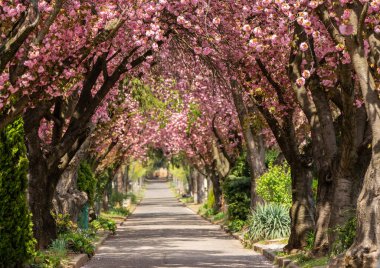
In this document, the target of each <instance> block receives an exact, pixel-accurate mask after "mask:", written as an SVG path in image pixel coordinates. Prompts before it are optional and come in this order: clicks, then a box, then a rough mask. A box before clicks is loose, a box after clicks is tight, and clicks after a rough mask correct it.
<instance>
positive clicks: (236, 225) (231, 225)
mask: <svg viewBox="0 0 380 268" xmlns="http://www.w3.org/2000/svg"><path fill="white" fill-rule="evenodd" d="M244 225H245V221H243V220H239V219H235V220H232V221H229V222H228V225H227V228H228V230H230V231H231V232H239V231H241V230H242V229H243V227H244Z"/></svg>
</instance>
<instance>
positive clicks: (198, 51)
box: [194, 47, 202, 55]
mask: <svg viewBox="0 0 380 268" xmlns="http://www.w3.org/2000/svg"><path fill="white" fill-rule="evenodd" d="M194 52H195V54H197V55H199V54H202V48H201V47H195V48H194Z"/></svg>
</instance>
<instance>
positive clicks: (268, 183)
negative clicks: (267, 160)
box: [256, 164, 292, 207]
mask: <svg viewBox="0 0 380 268" xmlns="http://www.w3.org/2000/svg"><path fill="white" fill-rule="evenodd" d="M291 185H292V179H291V175H290V168H289V166H288V164H284V165H281V166H278V165H275V166H273V165H272V164H270V165H269V170H268V171H267V172H266V173H264V174H263V175H262V176H261V177H260V178H259V179H258V180H257V187H256V191H257V194H258V195H259V196H260V197H261V198H263V199H264V200H265V201H266V202H268V203H277V204H284V205H287V206H289V207H290V206H291V204H292V192H291V191H292V190H291Z"/></svg>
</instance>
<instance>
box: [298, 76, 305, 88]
mask: <svg viewBox="0 0 380 268" xmlns="http://www.w3.org/2000/svg"><path fill="white" fill-rule="evenodd" d="M305 82H306V81H305V78H303V77H300V78H298V79H297V80H296V85H297V86H298V87H302V86H304V85H305Z"/></svg>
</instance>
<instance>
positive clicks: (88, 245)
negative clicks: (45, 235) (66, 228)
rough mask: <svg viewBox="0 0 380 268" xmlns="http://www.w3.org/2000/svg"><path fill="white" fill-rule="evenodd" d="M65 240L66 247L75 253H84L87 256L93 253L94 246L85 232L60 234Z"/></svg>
mask: <svg viewBox="0 0 380 268" xmlns="http://www.w3.org/2000/svg"><path fill="white" fill-rule="evenodd" d="M60 239H64V240H65V242H66V248H67V249H68V250H71V251H73V252H75V253H85V254H87V255H89V256H92V255H94V253H95V246H94V244H93V241H92V239H91V237H90V235H89V234H88V233H87V232H81V231H77V232H70V233H66V234H63V235H61V236H60Z"/></svg>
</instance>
